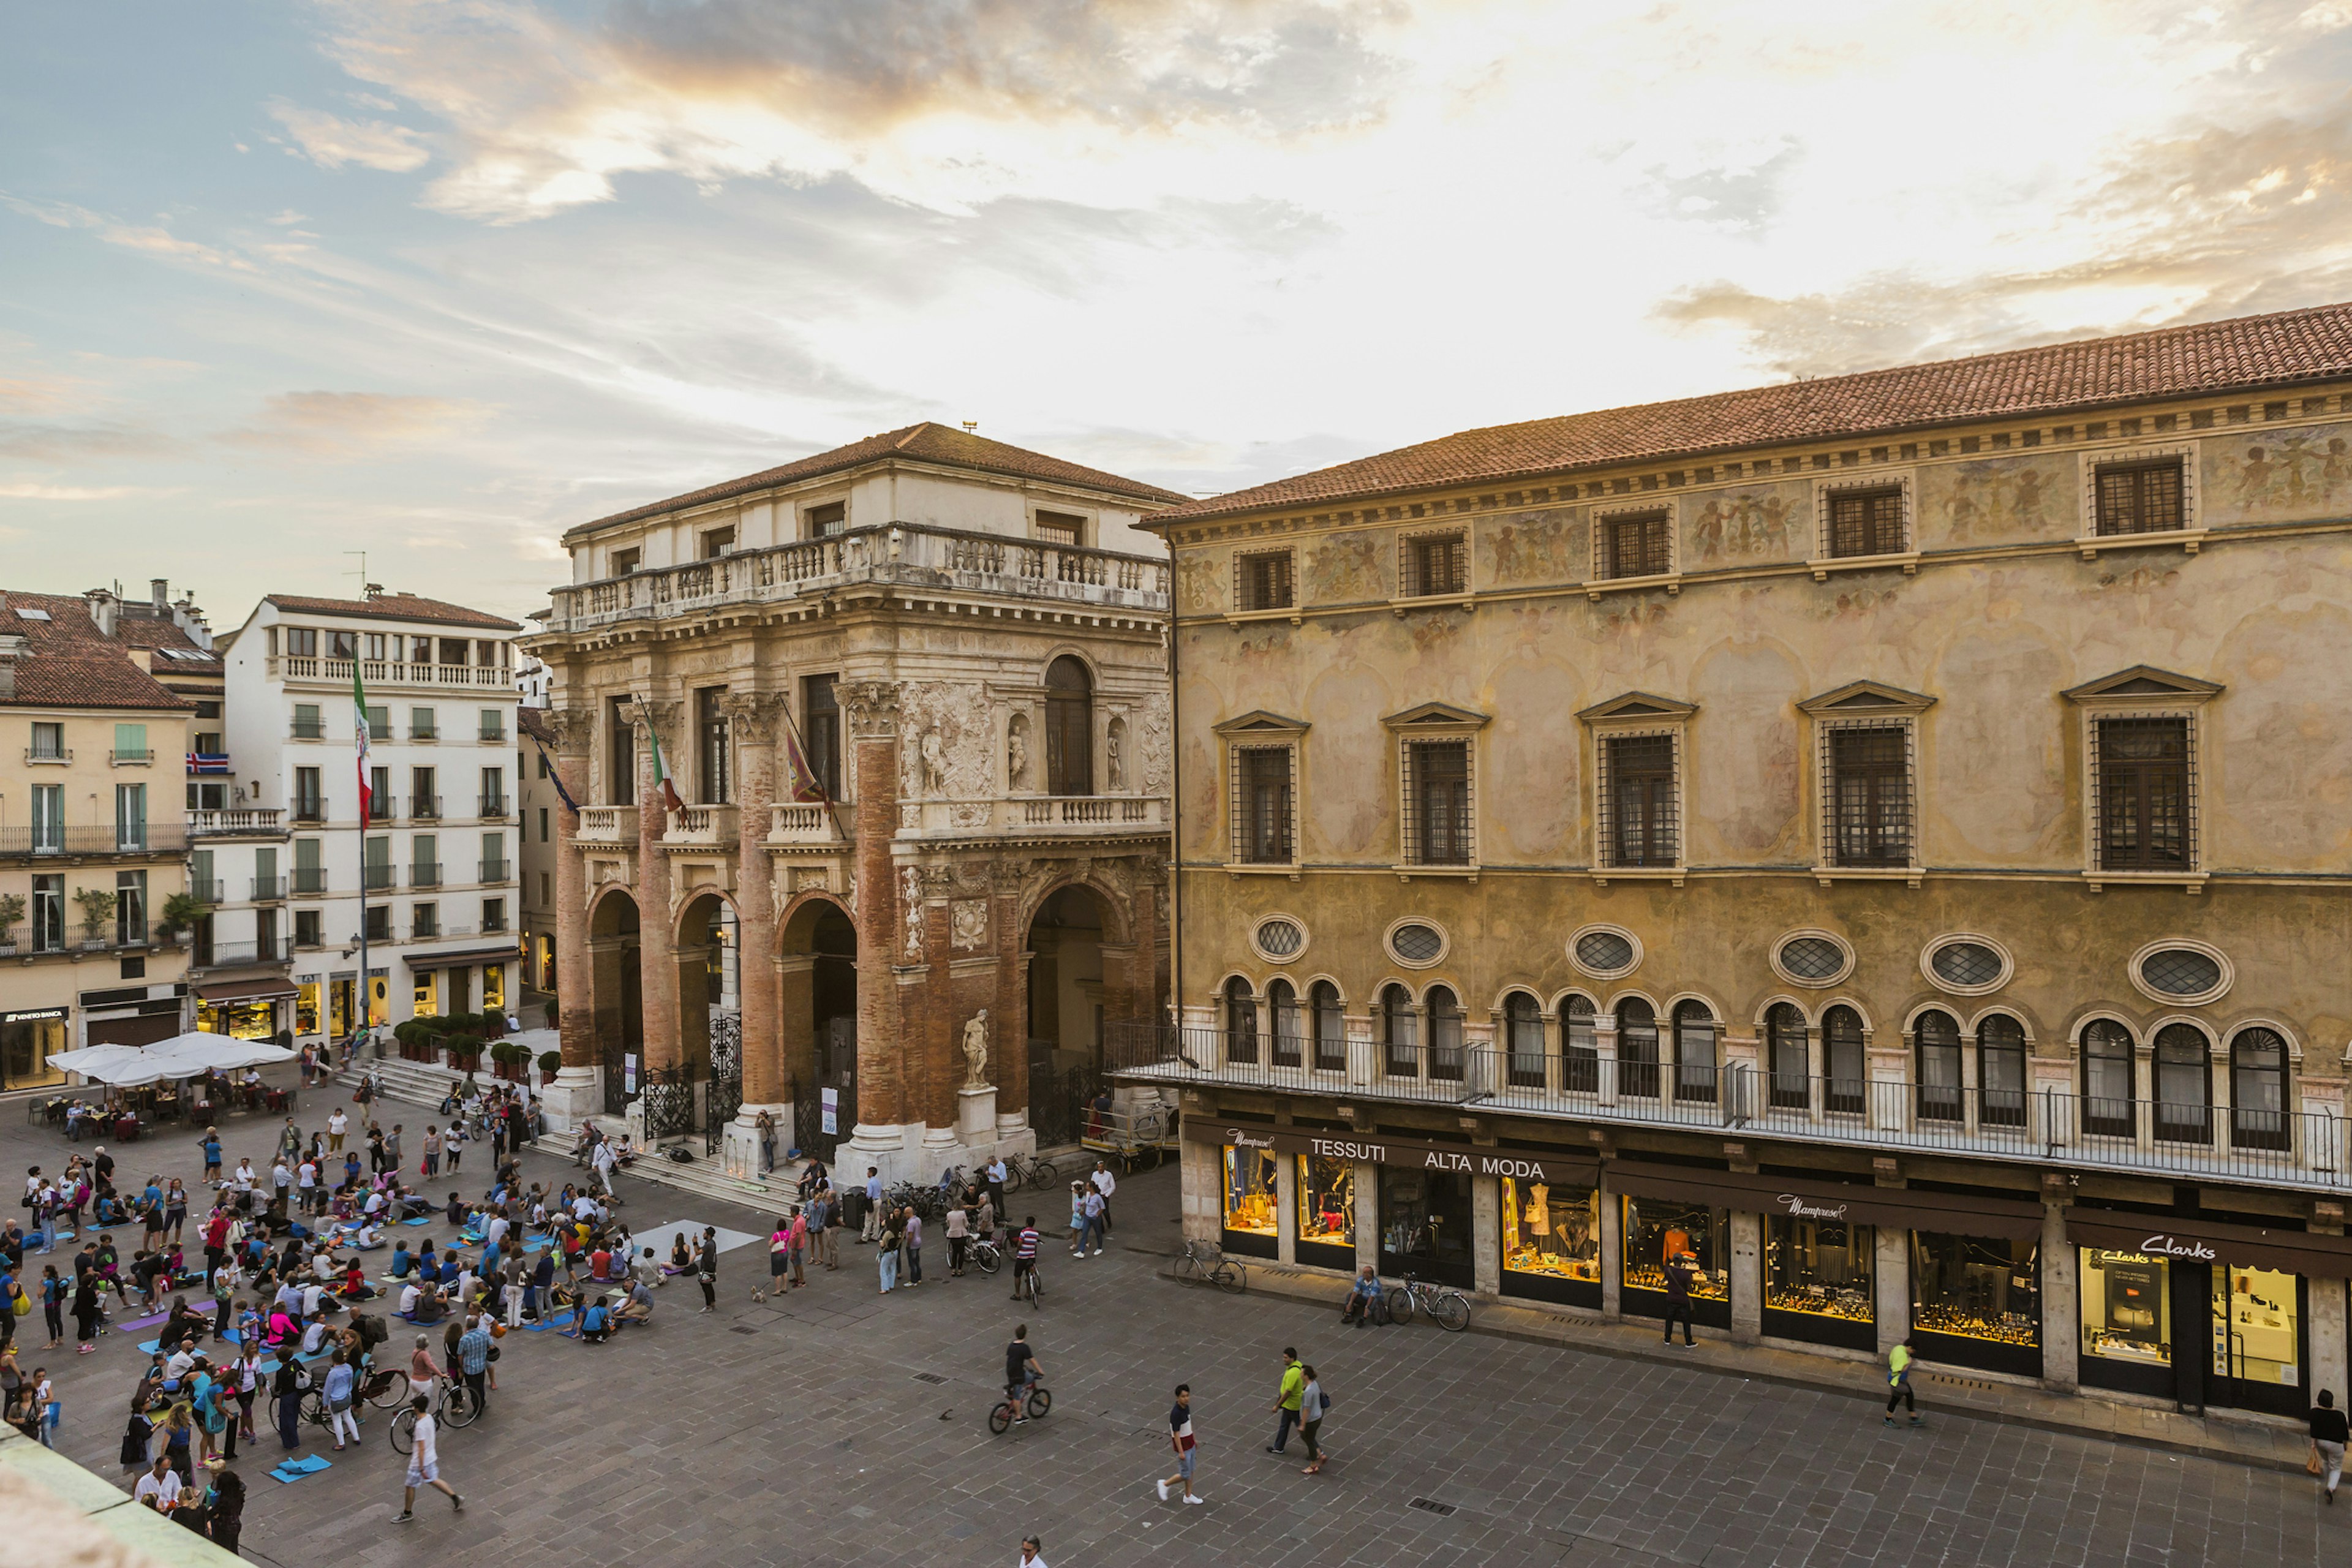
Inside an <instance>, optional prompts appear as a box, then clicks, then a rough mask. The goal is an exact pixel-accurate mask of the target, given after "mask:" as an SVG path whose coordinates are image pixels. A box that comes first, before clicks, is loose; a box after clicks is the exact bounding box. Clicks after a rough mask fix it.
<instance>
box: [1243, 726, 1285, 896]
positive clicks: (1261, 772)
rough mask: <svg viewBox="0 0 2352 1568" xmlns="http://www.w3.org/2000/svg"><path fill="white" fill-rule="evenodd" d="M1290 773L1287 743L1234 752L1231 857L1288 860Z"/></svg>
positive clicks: (1271, 862) (1258, 862) (1253, 861)
mask: <svg viewBox="0 0 2352 1568" xmlns="http://www.w3.org/2000/svg"><path fill="white" fill-rule="evenodd" d="M1290 775H1291V749H1290V748H1289V747H1288V746H1247V747H1244V748H1242V749H1240V750H1239V751H1237V752H1234V797H1235V798H1234V825H1235V826H1236V828H1237V830H1238V831H1237V833H1236V836H1235V855H1234V858H1236V859H1239V860H1243V861H1245V862H1248V863H1249V864H1252V865H1260V866H1287V865H1289V864H1290V863H1291V860H1292V857H1293V851H1292V847H1291V799H1290Z"/></svg>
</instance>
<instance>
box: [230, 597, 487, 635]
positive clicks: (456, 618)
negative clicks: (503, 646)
mask: <svg viewBox="0 0 2352 1568" xmlns="http://www.w3.org/2000/svg"><path fill="white" fill-rule="evenodd" d="M263 597H265V598H266V599H268V602H269V603H271V604H273V605H277V606H278V608H279V609H281V610H291V611H293V612H294V613H295V614H297V615H313V616H359V617H361V618H362V619H363V620H371V621H436V622H439V623H441V624H443V625H445V626H479V627H481V628H483V629H484V630H486V631H499V632H519V631H520V630H522V627H521V626H520V625H518V624H517V623H515V622H513V621H509V620H501V619H500V618H499V617H498V616H493V615H488V614H485V613H484V612H483V611H480V610H469V609H467V608H466V606H465V605H452V604H446V603H445V602H443V601H442V600H439V599H425V598H419V597H418V596H417V595H415V594H378V595H376V596H375V597H374V598H373V599H310V598H304V597H301V596H299V595H294V594H268V595H263Z"/></svg>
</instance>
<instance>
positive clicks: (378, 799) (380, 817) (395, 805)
mask: <svg viewBox="0 0 2352 1568" xmlns="http://www.w3.org/2000/svg"><path fill="white" fill-rule="evenodd" d="M399 815H400V800H399V798H398V797H397V796H395V795H389V794H387V795H369V796H368V820H369V821H370V822H390V821H391V820H392V819H393V818H394V817H395V816H399Z"/></svg>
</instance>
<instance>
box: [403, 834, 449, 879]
mask: <svg viewBox="0 0 2352 1568" xmlns="http://www.w3.org/2000/svg"><path fill="white" fill-rule="evenodd" d="M408 853H409V857H410V858H409V863H408V885H409V886H410V887H412V888H437V887H439V886H440V885H441V841H440V840H439V839H438V838H436V837H434V836H433V835H432V834H430V833H420V834H418V835H417V836H416V837H415V839H414V840H412V841H411V842H410V844H409V847H408Z"/></svg>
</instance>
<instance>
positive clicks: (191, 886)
mask: <svg viewBox="0 0 2352 1568" xmlns="http://www.w3.org/2000/svg"><path fill="white" fill-rule="evenodd" d="M188 897H190V898H192V899H194V900H196V902H198V903H200V904H225V903H226V902H228V884H227V883H226V882H225V881H223V880H222V879H220V878H218V877H191V878H189V879H188Z"/></svg>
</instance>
